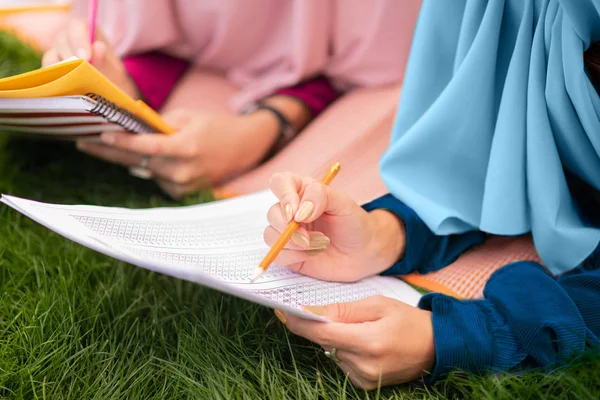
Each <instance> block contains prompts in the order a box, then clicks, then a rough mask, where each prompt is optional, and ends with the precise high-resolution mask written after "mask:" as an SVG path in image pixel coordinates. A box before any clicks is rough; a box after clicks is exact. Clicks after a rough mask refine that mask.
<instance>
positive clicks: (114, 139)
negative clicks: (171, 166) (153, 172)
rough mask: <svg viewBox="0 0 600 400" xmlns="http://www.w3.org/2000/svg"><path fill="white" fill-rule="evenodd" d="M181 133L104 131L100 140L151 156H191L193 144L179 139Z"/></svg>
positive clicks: (122, 148) (119, 147)
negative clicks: (190, 151)
mask: <svg viewBox="0 0 600 400" xmlns="http://www.w3.org/2000/svg"><path fill="white" fill-rule="evenodd" d="M179 137H180V135H179V134H175V135H168V136H167V135H162V134H131V133H126V132H104V133H103V134H102V135H100V140H101V141H102V142H103V143H105V144H107V145H109V146H113V147H116V148H118V149H121V150H127V151H132V152H136V153H140V154H146V155H149V156H157V155H158V156H171V157H190V156H192V155H193V154H191V153H189V150H190V148H191V146H189V143H188V144H187V145H186V143H184V142H183V141H182V140H180V139H179Z"/></svg>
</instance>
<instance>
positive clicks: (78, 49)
mask: <svg viewBox="0 0 600 400" xmlns="http://www.w3.org/2000/svg"><path fill="white" fill-rule="evenodd" d="M89 37H90V35H89V33H88V27H87V24H86V23H85V22H83V21H81V20H71V21H70V22H69V24H68V25H67V27H66V28H65V29H64V30H63V31H62V32H60V33H59V34H58V36H57V37H56V40H55V41H54V47H52V48H51V49H50V50H48V51H47V52H46V53H45V54H44V57H43V59H42V66H44V67H46V66H48V65H51V64H56V63H57V62H60V61H63V60H66V59H67V58H70V57H79V58H83V59H86V60H88V59H90V57H92V63H93V65H94V67H96V69H98V70H99V71H100V72H102V73H103V74H104V76H106V77H107V78H108V79H110V80H111V81H112V82H113V83H114V84H115V85H117V86H118V87H119V88H121V90H123V91H124V92H126V93H127V94H128V95H129V96H131V97H133V98H139V93H138V89H137V87H136V86H135V83H134V82H133V79H131V77H130V76H129V75H128V74H127V71H126V70H125V66H124V65H123V62H122V61H121V60H120V59H119V57H117V56H116V55H115V53H114V52H113V50H112V48H111V47H110V46H109V44H108V42H107V41H106V38H105V37H104V35H103V34H102V32H100V30H97V32H96V38H97V40H96V41H95V42H94V44H93V45H91V46H90V42H89Z"/></svg>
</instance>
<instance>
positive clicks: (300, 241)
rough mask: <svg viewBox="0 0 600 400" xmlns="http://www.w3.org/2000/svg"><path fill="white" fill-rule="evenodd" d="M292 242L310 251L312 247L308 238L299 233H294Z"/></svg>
mask: <svg viewBox="0 0 600 400" xmlns="http://www.w3.org/2000/svg"><path fill="white" fill-rule="evenodd" d="M290 240H291V241H292V243H294V244H296V245H298V246H300V247H302V248H303V249H308V248H309V247H310V242H309V241H308V239H307V238H306V236H302V235H301V234H299V233H298V232H294V233H293V234H292V237H291V238H290Z"/></svg>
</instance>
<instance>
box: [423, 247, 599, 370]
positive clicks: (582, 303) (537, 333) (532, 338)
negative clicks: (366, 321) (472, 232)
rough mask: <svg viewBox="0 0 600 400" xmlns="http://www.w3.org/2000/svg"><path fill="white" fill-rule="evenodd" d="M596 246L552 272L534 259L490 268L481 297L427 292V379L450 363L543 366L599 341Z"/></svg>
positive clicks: (501, 367) (458, 366) (499, 367)
mask: <svg viewBox="0 0 600 400" xmlns="http://www.w3.org/2000/svg"><path fill="white" fill-rule="evenodd" d="M599 254H600V252H599V251H598V249H597V250H596V251H595V253H594V254H593V255H592V256H591V257H590V258H588V260H586V261H585V262H584V263H583V264H582V265H581V266H580V267H579V268H577V269H576V270H573V271H571V272H569V273H567V274H564V275H563V276H561V277H560V278H559V279H558V280H556V279H554V278H552V277H551V276H549V275H548V274H547V273H546V272H545V270H544V269H543V267H542V266H541V265H539V264H537V263H534V262H517V263H513V264H510V265H507V266H505V267H503V268H501V269H500V270H498V271H497V272H496V273H495V274H493V275H492V277H491V278H490V280H489V282H488V283H487V285H486V287H485V289H484V299H481V300H456V299H453V298H451V297H448V296H445V295H442V294H437V293H432V294H428V295H426V296H424V297H423V298H422V300H421V302H420V304H419V307H421V308H423V309H426V310H430V311H431V312H432V320H433V329H434V340H435V348H436V362H435V367H434V370H433V371H432V374H431V377H430V379H429V380H430V381H433V380H435V379H436V378H439V377H442V376H444V375H445V374H447V373H448V372H450V371H452V370H457V369H458V370H463V371H467V372H471V373H484V372H494V371H505V370H507V369H510V368H513V367H517V366H518V367H527V366H537V367H549V366H553V365H557V364H560V363H564V362H566V361H568V360H569V359H572V358H573V357H576V356H578V355H581V353H583V352H584V351H585V350H586V349H587V348H589V347H591V346H594V347H595V346H598V345H599V344H600V341H599V337H600V257H599V256H598V255H599Z"/></svg>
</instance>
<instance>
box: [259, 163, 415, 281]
mask: <svg viewBox="0 0 600 400" xmlns="http://www.w3.org/2000/svg"><path fill="white" fill-rule="evenodd" d="M270 186H271V190H272V191H273V193H274V194H275V195H276V196H277V198H278V199H279V201H280V202H279V203H278V204H275V205H274V206H273V207H271V209H270V210H269V212H268V215H267V218H268V221H269V224H270V225H269V226H268V227H267V228H266V230H265V233H264V237H265V242H266V243H267V244H268V245H269V246H272V245H273V244H274V243H275V241H276V240H277V238H278V237H279V235H280V234H281V232H283V231H284V230H285V228H286V226H287V225H288V222H289V221H290V220H291V219H292V218H294V219H295V220H296V221H297V222H299V223H301V226H300V228H299V229H298V230H297V231H296V233H294V235H293V236H292V238H291V241H290V243H288V245H287V246H286V248H285V249H284V250H283V251H281V253H280V254H279V256H278V257H277V259H276V260H275V263H276V264H278V265H282V266H288V267H289V268H290V269H292V270H294V271H296V272H299V273H302V274H304V275H308V276H312V277H314V278H318V279H323V280H335V281H341V282H350V281H356V280H360V279H363V278H365V277H368V276H371V275H376V274H379V273H381V272H383V271H384V270H386V269H387V268H389V267H390V266H391V265H392V264H394V263H395V262H396V261H397V260H399V259H400V258H402V256H403V254H404V244H405V234H404V225H403V223H402V221H400V220H399V219H398V218H397V217H396V216H395V215H393V214H392V213H390V212H388V211H384V210H376V211H373V212H371V213H367V212H366V211H365V210H364V209H363V208H361V207H360V206H359V205H358V204H356V203H355V202H354V201H353V200H352V199H351V198H350V196H348V195H347V194H346V193H344V192H341V191H339V190H337V189H333V188H331V187H329V186H325V185H323V184H321V183H319V182H317V181H316V180H314V179H312V178H304V177H301V176H298V175H294V174H289V173H282V174H276V175H274V176H273V177H272V178H271V183H270Z"/></svg>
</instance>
